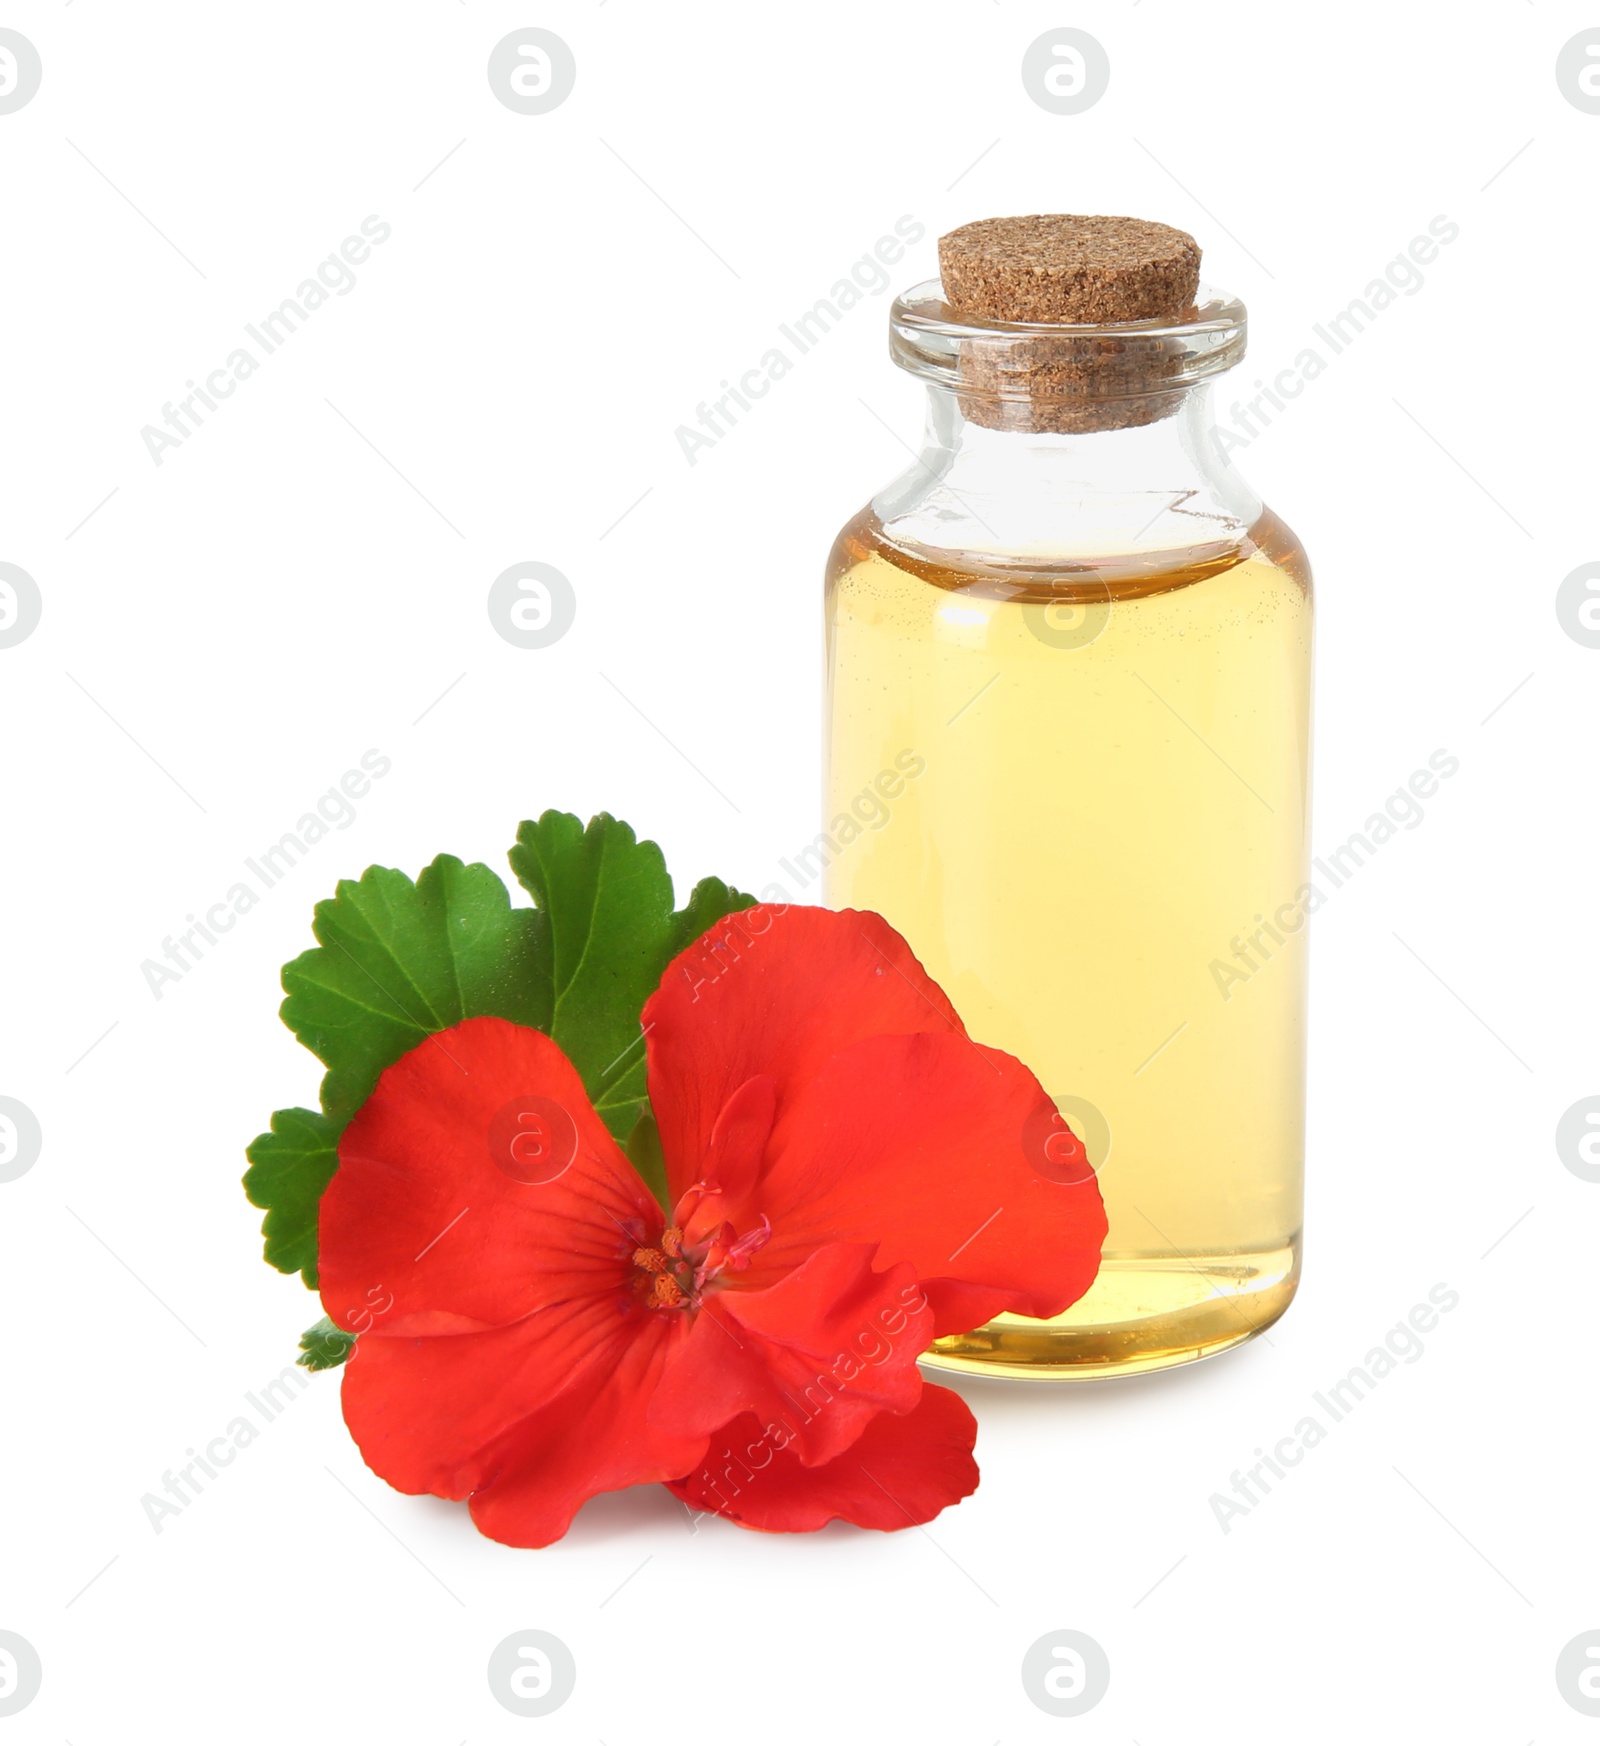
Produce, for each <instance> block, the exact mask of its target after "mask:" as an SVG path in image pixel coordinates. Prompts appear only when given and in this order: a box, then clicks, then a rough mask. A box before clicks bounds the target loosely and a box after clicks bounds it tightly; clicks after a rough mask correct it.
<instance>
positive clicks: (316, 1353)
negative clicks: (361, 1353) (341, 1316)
mask: <svg viewBox="0 0 1600 1746" xmlns="http://www.w3.org/2000/svg"><path fill="white" fill-rule="evenodd" d="M355 1343H356V1336H355V1335H354V1334H347V1333H346V1332H345V1331H344V1329H343V1328H340V1327H336V1326H335V1325H334V1323H333V1322H332V1321H331V1320H330V1319H329V1318H328V1317H327V1316H324V1317H323V1318H322V1320H321V1321H320V1322H318V1323H317V1324H316V1325H315V1326H314V1327H310V1328H307V1329H306V1331H305V1332H304V1333H303V1334H302V1335H301V1336H300V1356H299V1357H298V1358H296V1359H295V1363H296V1364H303V1365H304V1366H305V1367H306V1369H307V1370H337V1369H338V1368H339V1366H340V1365H341V1364H343V1363H344V1361H345V1359H346V1358H348V1357H349V1356H350V1354H351V1352H352V1351H354V1349H355Z"/></svg>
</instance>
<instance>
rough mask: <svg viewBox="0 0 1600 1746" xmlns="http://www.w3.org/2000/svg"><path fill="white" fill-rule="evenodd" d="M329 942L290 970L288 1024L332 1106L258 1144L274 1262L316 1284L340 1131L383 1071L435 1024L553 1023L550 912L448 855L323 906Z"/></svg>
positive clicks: (256, 1180) (254, 1196) (278, 1124)
mask: <svg viewBox="0 0 1600 1746" xmlns="http://www.w3.org/2000/svg"><path fill="white" fill-rule="evenodd" d="M312 931H313V932H314V933H315V935H316V937H317V939H318V940H319V941H321V944H320V945H319V946H318V947H316V948H315V949H314V950H312V951H309V952H302V953H301V955H300V956H299V957H298V958H296V959H295V960H294V962H293V963H292V964H288V965H286V966H285V967H284V972H283V986H284V989H285V992H286V993H287V995H288V999H286V1000H285V1001H284V1003H283V1006H282V1009H281V1011H282V1017H283V1021H284V1023H285V1024H287V1025H288V1026H289V1028H290V1030H292V1031H293V1032H294V1034H295V1035H296V1036H297V1037H298V1038H299V1039H300V1041H301V1042H302V1043H304V1044H305V1045H306V1047H307V1048H308V1049H310V1050H311V1052H312V1053H313V1054H314V1055H316V1056H317V1057H318V1058H319V1059H320V1060H321V1061H322V1062H323V1064H324V1065H325V1066H326V1067H327V1069H328V1071H327V1074H326V1075H325V1076H324V1078H323V1081H322V1113H321V1114H318V1113H316V1112H315V1111H312V1110H304V1109H296V1110H279V1111H278V1113H277V1114H276V1115H275V1116H273V1118H272V1130H271V1132H270V1133H265V1134H262V1135H260V1136H259V1137H258V1138H257V1139H256V1140H255V1141H254V1142H253V1143H252V1144H251V1145H250V1146H249V1147H248V1148H247V1149H246V1152H245V1156H246V1157H247V1158H248V1159H249V1160H250V1169H249V1170H248V1171H247V1172H246V1174H245V1179H244V1183H245V1193H246V1194H247V1195H248V1196H249V1197H250V1199H251V1201H252V1202H253V1203H254V1204H255V1205H256V1206H259V1207H262V1208H264V1209H266V1213H267V1216H266V1219H265V1220H264V1221H263V1223H262V1226H261V1232H262V1236H263V1237H264V1238H265V1239H266V1249H265V1253H266V1259H267V1260H268V1261H269V1262H270V1263H271V1264H272V1265H273V1266H274V1267H276V1268H277V1269H278V1270H279V1271H280V1272H282V1273H296V1272H298V1273H299V1274H300V1276H301V1277H302V1278H303V1279H304V1280H305V1282H306V1284H307V1285H308V1286H310V1287H311V1288H312V1289H313V1290H314V1289H315V1288H316V1284H317V1203H318V1202H319V1201H320V1200H321V1199H322V1191H323V1190H324V1189H325V1188H326V1187H327V1186H328V1184H329V1182H331V1181H332V1179H333V1173H334V1171H335V1170H337V1169H338V1167H339V1151H338V1148H339V1136H340V1134H342V1133H343V1132H344V1129H345V1124H346V1123H347V1122H348V1121H349V1120H350V1118H351V1116H353V1115H354V1114H355V1112H356V1111H357V1110H358V1109H359V1108H360V1107H361V1105H362V1104H363V1103H364V1102H365V1101H366V1100H367V1098H368V1096H369V1095H370V1094H371V1092H372V1088H373V1086H374V1085H376V1084H377V1082H378V1075H379V1074H380V1073H382V1072H383V1070H384V1068H386V1067H389V1066H392V1065H393V1064H394V1063H395V1062H396V1061H398V1060H399V1059H400V1057H401V1056H402V1055H404V1054H405V1053H406V1052H407V1051H408V1050H410V1049H414V1048H415V1047H416V1046H417V1044H418V1043H420V1042H422V1041H423V1040H424V1039H425V1038H427V1037H430V1036H432V1035H433V1034H434V1032H435V1031H442V1030H446V1029H448V1028H449V1027H450V1026H451V1025H454V1024H459V1023H460V1021H461V1020H462V1019H464V1018H479V1017H483V1016H485V1015H491V1014H492V1015H494V1016H495V1017H498V1018H507V1019H513V1020H515V1021H516V1022H517V1023H518V1024H524V1025H532V1026H534V1027H535V1028H536V1029H539V1030H546V1029H548V1028H549V1023H550V1008H551V998H552V997H551V981H550V967H549V952H548V936H549V929H548V926H547V923H546V919H545V918H544V917H543V916H541V915H539V914H538V913H537V912H536V911H534V910H531V909H513V908H512V907H511V898H510V895H509V893H508V892H507V891H506V888H505V885H504V883H503V882H502V881H501V879H500V877H499V875H498V874H497V873H495V872H494V871H493V870H492V869H490V868H488V867H485V866H482V865H480V864H474V865H472V866H464V865H463V864H462V863H461V862H460V861H458V860H457V859H456V858H455V856H453V855H441V856H440V857H439V858H438V859H437V860H436V861H434V862H433V863H432V864H431V865H429V866H428V867H425V868H424V869H423V871H422V874H421V876H420V877H419V878H418V879H417V880H416V882H415V883H414V884H413V882H412V881H411V880H410V879H408V878H407V877H406V876H405V874H403V873H397V872H395V871H394V870H393V869H392V868H389V867H369V868H368V869H367V871H366V872H365V873H363V874H362V876H361V878H360V879H358V880H352V879H346V880H342V881H341V882H340V884H339V886H338V888H337V891H336V894H335V895H334V896H333V897H331V898H329V899H327V900H325V901H324V902H322V903H319V904H318V905H317V907H316V910H315V912H314V919H313V922H312Z"/></svg>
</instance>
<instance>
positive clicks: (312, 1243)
mask: <svg viewBox="0 0 1600 1746" xmlns="http://www.w3.org/2000/svg"><path fill="white" fill-rule="evenodd" d="M343 1126H344V1124H343V1122H340V1123H338V1124H337V1125H336V1124H335V1123H333V1122H331V1121H329V1120H328V1118H327V1117H326V1116H325V1115H322V1114H320V1113H319V1112H318V1111H316V1110H313V1109H280V1110H278V1111H277V1112H276V1113H275V1114H274V1115H273V1118H272V1128H271V1131H270V1132H269V1133H265V1134H261V1135H260V1136H258V1137H257V1138H256V1139H255V1140H253V1141H252V1142H251V1143H250V1145H249V1146H247V1147H246V1148H245V1157H247V1158H248V1159H249V1160H250V1168H249V1169H248V1170H247V1171H246V1172H245V1174H244V1191H245V1193H246V1194H247V1195H248V1196H249V1197H250V1204H251V1205H252V1206H259V1207H262V1208H264V1209H265V1211H266V1215H267V1216H266V1218H264V1219H263V1220H262V1221H261V1234H262V1236H263V1237H264V1238H265V1239H266V1245H267V1247H266V1255H267V1259H268V1260H269V1261H270V1262H271V1263H272V1265H273V1266H274V1267H276V1268H277V1269H278V1271H279V1272H280V1273H298V1274H299V1275H300V1276H301V1278H302V1279H304V1280H305V1282H306V1284H307V1285H309V1286H310V1287H311V1289H312V1290H313V1291H315V1290H316V1286H317V1202H318V1201H320V1200H321V1199H322V1191H323V1189H325V1188H326V1187H327V1186H328V1184H329V1183H330V1182H332V1180H333V1173H334V1171H335V1170H337V1169H338V1168H339V1134H340V1131H341V1130H342V1128H343Z"/></svg>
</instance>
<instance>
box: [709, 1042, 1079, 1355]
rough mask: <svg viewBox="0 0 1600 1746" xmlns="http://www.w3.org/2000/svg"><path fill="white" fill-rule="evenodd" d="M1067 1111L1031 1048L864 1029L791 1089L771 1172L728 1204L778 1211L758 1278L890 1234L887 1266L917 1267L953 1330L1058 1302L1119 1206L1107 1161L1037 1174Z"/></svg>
mask: <svg viewBox="0 0 1600 1746" xmlns="http://www.w3.org/2000/svg"><path fill="white" fill-rule="evenodd" d="M1053 1118H1054V1119H1058V1118H1055V1106H1054V1105H1053V1104H1052V1102H1051V1101H1050V1099H1049V1098H1048V1097H1047V1096H1046V1095H1045V1092H1044V1090H1043V1088H1042V1087H1041V1086H1040V1084H1039V1081H1038V1080H1037V1079H1035V1078H1034V1076H1033V1074H1031V1073H1030V1072H1029V1071H1028V1069H1027V1068H1026V1067H1024V1066H1023V1065H1022V1063H1021V1062H1020V1061H1017V1060H1015V1059H1013V1057H1011V1056H1010V1055H1005V1054H1002V1053H1001V1052H1000V1051H999V1050H997V1049H985V1048H981V1047H980V1046H979V1045H978V1044H976V1043H974V1042H972V1041H970V1040H969V1039H968V1038H966V1037H965V1036H961V1037H957V1036H952V1035H949V1034H947V1033H942V1034H938V1035H933V1034H923V1035H920V1036H909V1037H888V1036H885V1037H872V1038H869V1039H867V1040H866V1041H863V1042H858V1043H855V1044H854V1045H852V1046H851V1047H849V1048H847V1049H845V1050H843V1051H841V1052H840V1053H839V1054H837V1055H835V1056H834V1057H833V1059H832V1060H830V1061H829V1062H827V1063H826V1064H825V1065H824V1066H823V1067H822V1068H821V1069H820V1070H819V1071H818V1072H817V1073H816V1075H815V1077H814V1078H813V1079H812V1080H811V1081H810V1082H809V1083H808V1084H806V1085H804V1086H803V1087H799V1088H797V1089H795V1090H794V1091H793V1092H792V1093H791V1095H790V1097H789V1099H788V1101H787V1102H786V1103H785V1104H784V1106H783V1107H782V1108H781V1109H780V1111H779V1115H778V1121H777V1125H776V1127H775V1128H774V1130H773V1135H772V1140H771V1143H770V1145H769V1147H768V1163H767V1167H766V1170H765V1172H764V1173H763V1175H762V1177H761V1180H760V1182H759V1183H758V1184H757V1186H756V1188H755V1189H754V1190H753V1191H752V1193H751V1195H750V1197H749V1199H748V1200H747V1202H746V1203H745V1205H744V1206H743V1207H742V1208H739V1207H733V1206H730V1207H729V1208H728V1209H727V1211H726V1214H725V1216H726V1217H728V1218H730V1219H731V1220H732V1221H733V1222H734V1223H735V1224H736V1225H737V1226H738V1227H739V1228H741V1229H746V1228H748V1227H749V1226H750V1225H752V1224H754V1223H756V1222H757V1221H758V1219H759V1218H760V1217H761V1215H762V1214H765V1215H766V1216H767V1217H768V1218H770V1220H771V1221H772V1227H773V1234H772V1238H771V1240H770V1241H769V1242H768V1243H767V1245H766V1246H765V1247H764V1248H762V1249H761V1250H760V1251H759V1252H758V1253H757V1254H756V1255H755V1257H754V1258H753V1260H752V1262H751V1265H750V1269H749V1272H748V1274H747V1275H745V1276H743V1277H744V1278H746V1279H747V1280H748V1282H749V1283H750V1284H751V1285H752V1286H760V1285H764V1284H767V1283H768V1282H770V1281H771V1280H774V1279H777V1278H780V1277H781V1276H782V1275H783V1273H784V1272H785V1270H786V1269H788V1268H791V1267H795V1266H797V1265H799V1263H800V1262H801V1260H802V1259H803V1258H804V1257H805V1256H806V1255H807V1254H809V1253H810V1252H811V1251H812V1249H814V1248H816V1247H817V1246H818V1245H819V1244H821V1243H825V1242H851V1241H862V1242H864V1241H876V1242H877V1243H878V1245H879V1247H878V1265H879V1266H880V1267H884V1266H889V1265H891V1264H893V1263H904V1262H909V1263H910V1264H911V1266H912V1267H913V1268H914V1269H915V1270H916V1274H917V1277H918V1278H919V1279H920V1280H921V1281H922V1282H923V1285H924V1287H925V1289H926V1290H927V1293H928V1298H929V1302H930V1304H931V1305H932V1306H933V1309H934V1312H935V1315H936V1318H937V1332H938V1333H941V1334H944V1333H959V1332H962V1331H964V1330H965V1329H967V1328H971V1327H976V1326H977V1325H978V1324H979V1323H980V1322H984V1321H987V1320H988V1319H989V1317H990V1316H993V1315H996V1314H998V1313H999V1312H1000V1311H1001V1310H1014V1311H1016V1312H1017V1313H1018V1314H1021V1315H1027V1316H1052V1315H1058V1314H1059V1313H1060V1312H1061V1311H1062V1310H1064V1309H1065V1308H1066V1307H1067V1306H1068V1305H1069V1304H1071V1303H1074V1302H1076V1301H1077V1299H1078V1298H1080V1297H1081V1296H1082V1295H1083V1293H1084V1292H1085V1291H1086V1290H1087V1289H1088V1287H1089V1285H1090V1283H1091V1282H1092V1281H1093V1279H1094V1276H1095V1273H1096V1270H1097V1269H1098V1267H1099V1263H1100V1246H1101V1244H1102V1243H1103V1242H1104V1240H1105V1233H1106V1217H1105V1209H1104V1207H1103V1205H1102V1204H1101V1200H1100V1190H1099V1186H1098V1184H1097V1183H1096V1182H1095V1180H1094V1177H1093V1175H1092V1174H1091V1175H1089V1176H1087V1177H1085V1178H1084V1179H1082V1180H1079V1181H1060V1180H1057V1179H1055V1178H1054V1177H1051V1176H1044V1175H1040V1174H1038V1168H1037V1167H1038V1166H1039V1165H1040V1164H1041V1163H1042V1157H1035V1156H1034V1153H1035V1151H1037V1149H1038V1148H1037V1147H1036V1146H1035V1144H1034V1141H1035V1139H1036V1137H1037V1135H1038V1134H1039V1133H1040V1132H1041V1130H1042V1129H1048V1128H1049V1125H1050V1123H1051V1121H1052V1119H1053ZM1044 1167H1046V1168H1050V1166H1049V1165H1045V1166H1044Z"/></svg>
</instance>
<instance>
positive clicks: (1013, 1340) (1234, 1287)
mask: <svg viewBox="0 0 1600 1746" xmlns="http://www.w3.org/2000/svg"><path fill="white" fill-rule="evenodd" d="M1299 1283H1300V1242H1299V1238H1298V1237H1296V1238H1295V1239H1294V1240H1293V1241H1292V1242H1290V1243H1289V1244H1287V1245H1285V1246H1284V1247H1283V1248H1280V1249H1270V1250H1263V1251H1259V1252H1254V1253H1250V1254H1239V1253H1232V1254H1223V1255H1193V1256H1184V1257H1177V1256H1173V1255H1167V1256H1165V1257H1160V1256H1152V1255H1124V1256H1111V1255H1108V1256H1107V1257H1106V1258H1105V1260H1104V1261H1102V1262H1101V1265H1100V1273H1099V1276H1098V1277H1097V1278H1096V1280H1095V1282H1094V1284H1093V1285H1092V1286H1091V1287H1090V1288H1089V1290H1088V1291H1087V1292H1086V1293H1085V1294H1084V1295H1083V1297H1081V1298H1080V1299H1079V1300H1078V1302H1077V1303H1075V1304H1074V1305H1073V1306H1072V1308H1071V1309H1069V1310H1067V1311H1065V1312H1064V1313H1063V1314H1062V1315H1059V1316H1055V1317H1052V1318H1051V1319H1050V1320H1049V1321H1036V1320H1034V1319H1032V1318H1031V1317H1028V1316H1013V1315H1002V1316H996V1317H995V1319H994V1320H993V1321H992V1322H988V1323H986V1324H985V1325H984V1326H983V1327H981V1328H976V1329H974V1330H973V1332H971V1333H970V1334H950V1335H946V1336H945V1338H943V1339H941V1340H935V1341H934V1343H933V1345H932V1346H931V1347H930V1348H929V1350H928V1351H927V1352H926V1353H924V1354H923V1357H922V1362H923V1364H925V1365H928V1366H930V1367H931V1368H933V1369H938V1370H954V1371H961V1372H964V1373H965V1374H967V1375H971V1376H1011V1377H1017V1378H1021V1379H1034V1378H1037V1379H1040V1380H1045V1381H1052V1380H1056V1379H1065V1378H1073V1377H1100V1376H1137V1375H1139V1374H1140V1373H1141V1372H1143V1371H1149V1370H1166V1369H1169V1368H1171V1367H1172V1366H1173V1365H1175V1364H1192V1363H1193V1362H1194V1361H1195V1360H1196V1359H1197V1358H1210V1357H1212V1356H1213V1355H1214V1354H1216V1353H1218V1352H1226V1351H1227V1350H1228V1349H1229V1348H1230V1347H1232V1346H1239V1345H1242V1344H1243V1343H1244V1342H1245V1341H1246V1340H1252V1339H1254V1338H1255V1336H1256V1335H1257V1334H1259V1333H1261V1332H1263V1331H1264V1330H1265V1329H1267V1328H1269V1327H1271V1326H1272V1324H1273V1323H1274V1322H1275V1321H1277V1319H1278V1318H1279V1316H1281V1315H1282V1314H1283V1312H1284V1311H1285V1310H1286V1309H1287V1308H1288V1307H1289V1304H1290V1301H1291V1300H1292V1298H1293V1297H1294V1294H1295V1289H1296V1287H1297V1286H1298V1285H1299Z"/></svg>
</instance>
